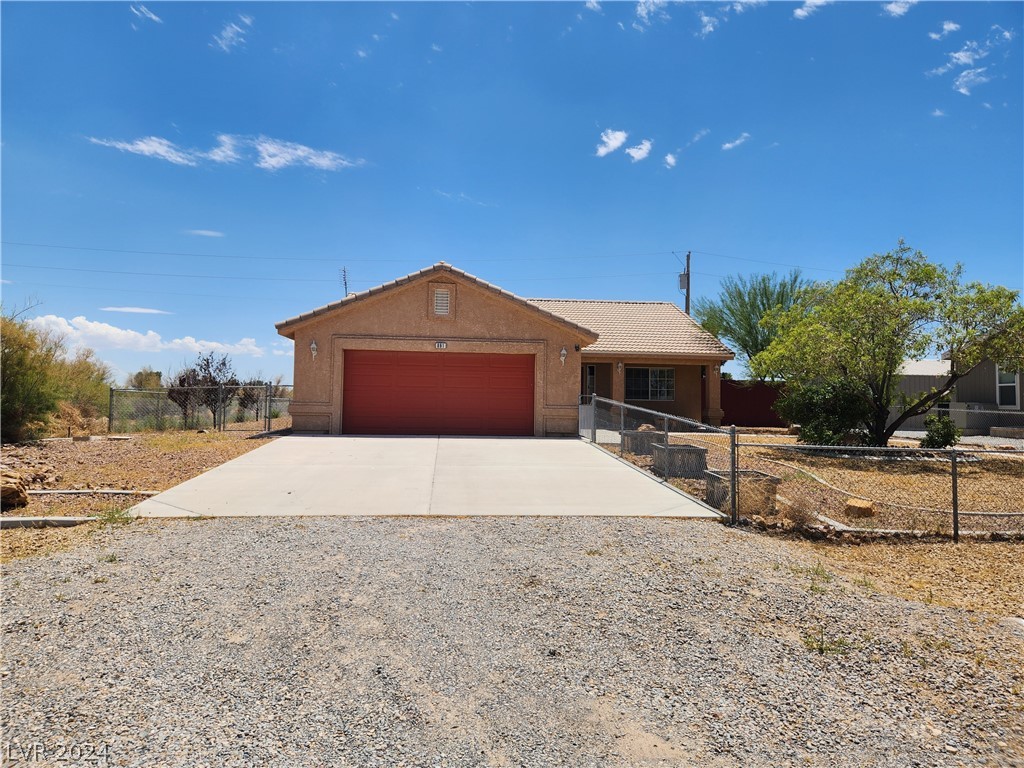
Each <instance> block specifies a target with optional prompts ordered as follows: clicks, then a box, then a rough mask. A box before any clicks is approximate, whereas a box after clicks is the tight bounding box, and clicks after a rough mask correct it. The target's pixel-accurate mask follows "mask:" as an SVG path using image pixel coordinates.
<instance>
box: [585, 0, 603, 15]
mask: <svg viewBox="0 0 1024 768" xmlns="http://www.w3.org/2000/svg"><path fill="white" fill-rule="evenodd" d="M586 7H587V10H588V11H594V13H600V11H601V3H599V2H598V1H597V0H587V5H586Z"/></svg>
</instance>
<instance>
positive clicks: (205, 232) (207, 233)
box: [185, 229, 224, 237]
mask: <svg viewBox="0 0 1024 768" xmlns="http://www.w3.org/2000/svg"><path fill="white" fill-rule="evenodd" d="M185 234H186V235H196V236H197V237H224V233H223V232H218V231H217V230H216V229H186V230H185Z"/></svg>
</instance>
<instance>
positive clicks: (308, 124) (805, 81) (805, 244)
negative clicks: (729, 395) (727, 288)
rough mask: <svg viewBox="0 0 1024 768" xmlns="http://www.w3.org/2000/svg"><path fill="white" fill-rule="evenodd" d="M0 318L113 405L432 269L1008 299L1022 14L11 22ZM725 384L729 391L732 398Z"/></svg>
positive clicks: (262, 355) (1017, 239)
mask: <svg viewBox="0 0 1024 768" xmlns="http://www.w3.org/2000/svg"><path fill="white" fill-rule="evenodd" d="M0 20H2V31H0V35H2V37H0V43H2V52H0V57H2V66H3V75H2V77H3V82H2V86H3V101H2V121H3V142H2V145H0V156H2V157H0V159H2V182H3V192H4V194H3V198H2V219H3V224H4V228H3V246H2V249H3V250H2V254H3V287H2V292H3V302H4V306H5V307H6V308H11V307H16V306H22V305H24V304H25V303H26V302H27V301H30V300H31V299H32V297H37V298H38V299H39V300H40V301H41V302H42V304H41V305H40V306H39V307H37V308H36V309H35V310H33V311H32V312H31V313H29V314H30V315H31V316H32V318H33V320H32V322H33V323H34V324H36V325H37V326H38V327H41V328H46V329H48V330H52V331H54V332H57V333H62V334H63V335H64V336H65V337H66V338H67V340H68V342H69V343H70V344H72V345H75V344H81V345H84V346H87V347H90V348H92V349H94V350H95V352H96V354H97V356H98V357H99V358H100V359H102V360H103V361H104V362H106V363H108V364H109V365H110V366H111V368H112V369H113V371H114V374H115V378H116V380H117V382H118V383H119V384H120V383H123V382H124V380H125V378H126V377H127V376H128V375H129V374H131V373H134V372H136V371H138V370H140V369H141V368H142V367H144V366H149V367H151V368H153V369H154V370H159V371H161V373H164V374H169V373H171V372H173V371H175V370H178V369H180V368H181V367H182V365H184V364H187V363H189V362H191V361H192V360H194V359H195V357H196V355H197V354H200V353H203V352H207V351H214V352H216V353H218V354H229V355H230V356H231V358H232V361H233V362H234V365H235V369H236V371H238V373H239V375H240V377H242V378H249V377H251V376H254V375H256V374H257V373H259V374H260V375H261V376H262V377H263V378H265V379H268V380H273V379H274V378H275V377H276V376H278V375H282V376H283V377H284V381H285V382H286V383H290V379H291V376H292V359H293V358H292V354H293V351H292V343H291V342H290V341H288V340H287V339H284V338H282V337H280V336H277V335H276V333H275V330H274V324H275V323H276V322H279V321H281V320H285V319H287V318H289V317H293V316H295V315H298V314H301V313H303V312H307V311H309V310H311V309H314V308H316V307H319V306H323V305H325V304H329V303H331V302H333V301H337V300H339V299H340V298H342V297H343V295H344V288H343V282H344V278H343V277H342V274H341V271H342V269H344V270H345V271H346V277H347V281H348V285H349V290H350V291H351V292H360V291H363V290H365V289H367V288H370V287H373V286H376V285H381V284H384V283H387V282H390V281H391V280H394V279H396V278H399V277H402V276H404V275H407V274H409V273H412V272H415V271H418V270H420V269H422V268H425V267H427V266H430V265H431V264H433V263H436V262H437V261H445V262H447V263H449V264H452V265H453V266H455V267H457V268H459V269H461V270H464V271H466V272H468V273H470V274H472V275H475V276H477V277H479V278H480V279H482V280H485V281H487V282H489V283H492V284H494V285H497V286H499V287H501V288H503V289H505V290H508V291H510V292H512V293H515V294H517V295H519V296H523V297H530V298H541V297H543V298H564V299H589V300H634V301H671V302H673V303H675V304H676V305H678V306H679V307H680V308H682V307H683V306H684V304H685V300H684V297H683V296H682V295H680V293H679V292H678V286H677V277H676V276H677V274H678V273H679V272H680V271H682V268H683V267H682V261H683V258H684V256H685V254H686V252H687V251H692V253H693V265H692V275H693V296H692V299H693V300H696V299H697V298H700V297H714V296H716V295H717V293H718V287H719V281H720V280H721V279H722V278H723V277H725V276H731V275H749V274H753V273H761V272H772V271H776V272H779V273H785V272H788V271H789V270H790V269H791V268H794V267H795V268H800V269H801V271H802V273H803V275H804V276H805V277H808V278H811V279H818V280H825V279H830V280H835V279H839V278H841V277H842V275H843V273H844V271H845V270H846V269H848V268H850V267H852V266H854V265H855V264H856V263H858V262H860V261H862V260H863V259H864V258H866V257H868V256H870V255H871V254H872V253H882V252H885V251H889V250H892V249H894V248H895V247H896V243H897V241H898V239H900V238H903V239H905V240H906V242H907V244H908V245H909V246H911V247H912V248H914V249H920V250H921V251H923V252H924V253H925V254H926V255H927V256H928V257H929V258H930V259H932V260H933V261H936V262H938V263H941V264H945V265H947V266H949V265H952V264H953V263H956V262H962V263H963V265H964V276H965V279H966V280H968V281H971V280H978V281H981V282H985V283H993V284H1000V285H1005V286H1007V287H1010V288H1012V289H1014V290H1018V291H1020V290H1021V289H1022V288H1024V112H1022V104H1021V96H1022V94H1024V83H1022V79H1024V78H1022V74H1024V65H1022V56H1021V34H1022V32H1024V4H1021V3H991V4H975V3H969V2H944V3H937V2H913V1H912V0H897V1H896V2H859V3H852V2H836V3H830V2H803V3H800V2H797V3H784V2H771V3H767V2H759V1H758V0H753V1H749V0H748V1H746V2H744V1H740V2H736V1H734V2H728V3H701V4H668V3H665V2H661V1H660V0H643V1H642V2H640V3H602V2H598V1H597V0H590V2H586V3H583V2H580V3H523V4H519V3H465V4H463V3H460V4H456V3H437V2H433V3H415V4H412V3H394V4H388V3H372V4H357V3H310V4H286V3H273V2H272V3H238V4H227V3H203V2H197V3H147V4H141V3H134V4H132V3H123V4H121V3H110V4H62V5H56V4H45V3H5V4H3V5H2V6H0ZM725 370H726V371H728V372H730V373H732V374H733V375H736V376H739V375H740V374H741V367H740V366H739V365H738V364H737V363H735V362H733V363H731V364H729V365H728V366H726V368H725Z"/></svg>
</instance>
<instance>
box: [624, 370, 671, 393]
mask: <svg viewBox="0 0 1024 768" xmlns="http://www.w3.org/2000/svg"><path fill="white" fill-rule="evenodd" d="M626 399H627V400H675V399H676V371H675V369H674V368H633V367H627V368H626Z"/></svg>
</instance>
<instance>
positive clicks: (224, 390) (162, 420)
mask: <svg viewBox="0 0 1024 768" xmlns="http://www.w3.org/2000/svg"><path fill="white" fill-rule="evenodd" d="M291 400H292V387H291V385H282V384H271V383H270V382H267V383H263V384H244V385H222V386H218V387H169V388H164V389H111V390H110V404H109V408H108V420H107V424H108V427H107V428H108V431H109V432H111V433H133V432H163V431H170V430H183V429H212V430H216V431H236V430H238V431H245V432H271V431H274V430H280V429H287V428H289V427H291V415H290V414H289V412H288V409H289V406H290V405H291Z"/></svg>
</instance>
